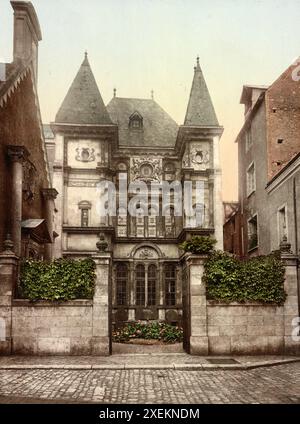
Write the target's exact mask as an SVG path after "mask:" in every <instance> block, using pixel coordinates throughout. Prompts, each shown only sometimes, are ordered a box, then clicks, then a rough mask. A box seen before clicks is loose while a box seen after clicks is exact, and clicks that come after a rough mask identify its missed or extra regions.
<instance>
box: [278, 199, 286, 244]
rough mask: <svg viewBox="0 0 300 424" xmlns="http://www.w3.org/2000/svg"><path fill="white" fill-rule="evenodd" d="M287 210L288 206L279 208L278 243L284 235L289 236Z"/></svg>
mask: <svg viewBox="0 0 300 424" xmlns="http://www.w3.org/2000/svg"><path fill="white" fill-rule="evenodd" d="M286 212H287V210H286V206H282V207H281V208H279V209H278V212H277V214H278V239H279V240H278V242H279V243H278V244H280V242H281V241H282V239H283V237H284V236H287V213H286Z"/></svg>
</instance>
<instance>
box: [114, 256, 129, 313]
mask: <svg viewBox="0 0 300 424" xmlns="http://www.w3.org/2000/svg"><path fill="white" fill-rule="evenodd" d="M116 274H117V275H116V303H117V305H119V306H122V305H126V303H127V279H128V270H127V265H126V264H123V263H119V264H118V265H117V270H116Z"/></svg>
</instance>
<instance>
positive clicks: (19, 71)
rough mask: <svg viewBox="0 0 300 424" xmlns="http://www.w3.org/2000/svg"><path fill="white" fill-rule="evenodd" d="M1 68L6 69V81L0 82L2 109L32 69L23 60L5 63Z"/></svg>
mask: <svg viewBox="0 0 300 424" xmlns="http://www.w3.org/2000/svg"><path fill="white" fill-rule="evenodd" d="M1 66H2V67H3V68H4V79H3V80H0V107H3V106H4V105H5V103H6V102H7V100H8V98H9V97H10V96H11V95H12V94H13V93H14V91H15V89H16V88H17V87H18V86H19V84H20V83H21V81H22V80H23V79H24V78H25V76H26V75H27V74H28V72H29V71H30V68H29V66H26V65H24V64H23V63H22V61H21V60H17V61H15V62H12V63H3V64H1Z"/></svg>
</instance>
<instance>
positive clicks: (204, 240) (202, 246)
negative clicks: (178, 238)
mask: <svg viewBox="0 0 300 424" xmlns="http://www.w3.org/2000/svg"><path fill="white" fill-rule="evenodd" d="M216 242H217V241H216V240H215V239H214V238H212V237H209V236H193V237H192V238H191V240H187V241H184V242H183V243H181V244H180V245H179V247H180V248H181V249H182V250H184V251H185V252H191V253H194V254H198V255H199V254H208V253H211V252H212V250H213V249H214V245H215V244H216Z"/></svg>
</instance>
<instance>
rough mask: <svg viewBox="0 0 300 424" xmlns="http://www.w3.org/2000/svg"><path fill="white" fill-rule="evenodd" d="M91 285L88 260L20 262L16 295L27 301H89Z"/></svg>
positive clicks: (91, 268) (91, 266) (92, 266)
mask: <svg viewBox="0 0 300 424" xmlns="http://www.w3.org/2000/svg"><path fill="white" fill-rule="evenodd" d="M94 284H95V262H94V261H93V260H92V259H91V258H87V259H83V260H78V261H77V260H72V259H57V260H55V261H54V262H50V263H48V262H43V261H34V260H24V261H23V262H22V264H21V278H20V287H19V295H20V296H21V297H22V298H26V299H30V300H52V301H55V300H70V299H91V298H92V297H93V294H94Z"/></svg>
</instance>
